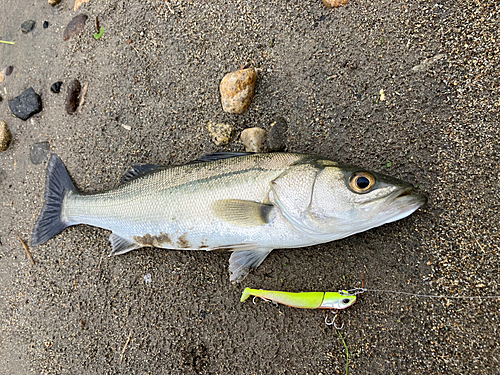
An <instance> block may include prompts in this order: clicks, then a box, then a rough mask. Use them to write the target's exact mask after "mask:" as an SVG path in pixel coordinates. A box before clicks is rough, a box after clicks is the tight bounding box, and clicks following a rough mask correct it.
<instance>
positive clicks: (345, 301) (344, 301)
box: [342, 298, 351, 305]
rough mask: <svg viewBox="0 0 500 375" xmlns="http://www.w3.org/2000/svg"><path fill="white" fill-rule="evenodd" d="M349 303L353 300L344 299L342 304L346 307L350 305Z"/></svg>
mask: <svg viewBox="0 0 500 375" xmlns="http://www.w3.org/2000/svg"><path fill="white" fill-rule="evenodd" d="M349 302H351V300H350V299H349V298H344V299H343V300H342V303H343V304H344V305H348V304H349Z"/></svg>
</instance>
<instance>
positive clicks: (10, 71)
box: [5, 65, 14, 76]
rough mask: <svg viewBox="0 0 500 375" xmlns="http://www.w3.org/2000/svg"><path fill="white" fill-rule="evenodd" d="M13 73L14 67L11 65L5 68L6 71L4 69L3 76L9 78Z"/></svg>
mask: <svg viewBox="0 0 500 375" xmlns="http://www.w3.org/2000/svg"><path fill="white" fill-rule="evenodd" d="M13 71H14V67H13V66H12V65H10V66H8V67H7V69H5V75H6V76H10V75H11V74H12V72H13Z"/></svg>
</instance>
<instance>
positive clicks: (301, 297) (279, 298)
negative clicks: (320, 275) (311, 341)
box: [240, 288, 356, 310]
mask: <svg viewBox="0 0 500 375" xmlns="http://www.w3.org/2000/svg"><path fill="white" fill-rule="evenodd" d="M250 296H255V297H260V298H263V299H265V300H268V301H274V302H277V303H281V304H282V305H287V306H290V307H297V308H300V309H336V310H342V309H346V308H348V307H349V306H351V305H352V304H353V303H354V302H356V295H354V294H350V293H349V292H348V291H346V290H342V291H338V292H299V293H294V292H281V291H277V290H264V289H251V288H245V290H244V291H243V294H242V295H241V299H240V302H244V301H246V300H247V299H248V298H249V297H250Z"/></svg>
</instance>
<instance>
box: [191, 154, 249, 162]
mask: <svg viewBox="0 0 500 375" xmlns="http://www.w3.org/2000/svg"><path fill="white" fill-rule="evenodd" d="M253 154H254V152H214V153H213V154H208V155H205V156H202V157H201V158H199V159H196V160H193V161H192V162H190V163H189V164H193V163H204V162H207V161H215V160H221V159H230V158H237V157H239V156H245V155H253Z"/></svg>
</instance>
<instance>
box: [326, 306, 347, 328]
mask: <svg viewBox="0 0 500 375" xmlns="http://www.w3.org/2000/svg"><path fill="white" fill-rule="evenodd" d="M331 311H332V314H333V320H332V321H331V322H329V321H328V315H327V316H325V324H326V325H327V326H331V325H333V326H334V327H335V329H338V330H339V331H340V330H341V329H342V328H344V322H342V325H341V326H340V327H339V326H337V323H336V322H335V319H337V315H338V314H337V313H336V312H333V310H331Z"/></svg>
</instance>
